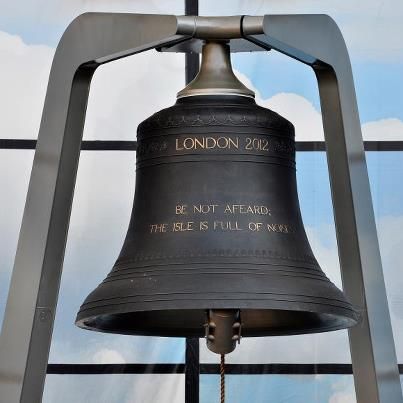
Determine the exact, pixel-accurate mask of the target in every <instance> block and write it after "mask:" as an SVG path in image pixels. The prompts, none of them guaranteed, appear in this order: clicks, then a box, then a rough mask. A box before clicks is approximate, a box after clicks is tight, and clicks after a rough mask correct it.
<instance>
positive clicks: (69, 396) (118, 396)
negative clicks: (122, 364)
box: [43, 374, 185, 403]
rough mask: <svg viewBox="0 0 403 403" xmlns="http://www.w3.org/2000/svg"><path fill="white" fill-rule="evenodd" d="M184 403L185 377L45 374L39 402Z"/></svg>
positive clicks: (172, 375)
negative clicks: (43, 388) (43, 389)
mask: <svg viewBox="0 0 403 403" xmlns="http://www.w3.org/2000/svg"><path fill="white" fill-rule="evenodd" d="M55 402H57V403H72V402H77V403H78V402H86V403H115V402H116V403H117V402H119V403H133V402H136V403H137V402H139V403H151V402H155V403H184V402H185V376H184V375H182V374H169V375H160V374H144V375H120V374H119V375H48V376H47V377H46V382H45V391H44V395H43V403H55Z"/></svg>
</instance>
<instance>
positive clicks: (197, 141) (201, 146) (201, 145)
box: [195, 137, 205, 149]
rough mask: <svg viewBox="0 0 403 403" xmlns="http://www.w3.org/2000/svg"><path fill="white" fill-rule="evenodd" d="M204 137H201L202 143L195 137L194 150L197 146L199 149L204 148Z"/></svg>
mask: <svg viewBox="0 0 403 403" xmlns="http://www.w3.org/2000/svg"><path fill="white" fill-rule="evenodd" d="M204 140H205V139H204V137H202V141H200V140H199V139H198V138H197V137H195V149H197V147H198V146H199V147H200V148H204V147H205V146H204Z"/></svg>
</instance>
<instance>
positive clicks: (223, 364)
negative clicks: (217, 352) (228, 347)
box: [220, 354, 225, 403]
mask: <svg viewBox="0 0 403 403" xmlns="http://www.w3.org/2000/svg"><path fill="white" fill-rule="evenodd" d="M220 378H221V400H220V403H225V354H221V364H220Z"/></svg>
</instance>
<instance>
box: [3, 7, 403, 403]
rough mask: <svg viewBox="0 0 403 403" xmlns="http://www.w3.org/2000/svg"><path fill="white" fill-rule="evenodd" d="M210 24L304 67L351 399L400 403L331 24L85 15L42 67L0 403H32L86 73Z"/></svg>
mask: <svg viewBox="0 0 403 403" xmlns="http://www.w3.org/2000/svg"><path fill="white" fill-rule="evenodd" d="M217 21H218V22H220V27H219V29H216V28H217ZM192 26H193V28H192ZM209 27H210V28H209ZM211 27H212V28H211ZM213 28H214V29H213ZM209 29H211V30H212V31H210V32H215V35H218V36H219V37H223V36H226V35H227V36H229V37H230V38H234V40H233V41H232V43H231V49H232V50H233V51H236V50H241V51H242V50H250V49H251V46H252V48H253V47H255V48H262V47H263V48H266V49H270V48H274V49H277V50H278V51H280V52H282V53H284V54H287V55H289V56H291V57H293V58H295V59H297V60H300V61H301V62H303V63H305V64H308V65H309V66H311V67H312V68H313V69H314V71H315V73H316V76H317V79H318V85H319V92H320V97H321V104H322V114H323V122H324V131H325V140H326V148H327V156H328V165H329V175H330V182H331V188H332V197H333V205H334V214H335V220H336V230H337V237H338V247H339V256H340V262H341V268H342V277H343V283H344V289H345V291H346V293H347V295H348V296H349V298H350V299H351V300H352V302H353V303H354V305H355V306H356V307H358V309H360V311H361V314H362V318H363V320H362V322H361V324H360V325H358V326H356V327H355V328H354V329H352V330H351V331H350V333H349V335H350V344H351V353H352V362H353V370H354V378H355V385H356V393H357V398H358V401H359V402H360V403H402V402H403V398H402V393H401V388H400V380H399V374H398V366H397V362H396V353H395V348H394V343H393V336H392V329H391V322H390V316H389V311H388V304H387V299H386V290H385V285H384V279H383V273H382V266H381V260H380V253H379V246H378V240H377V234H376V227H375V219H374V213H373V208H372V200H371V195H370V188H369V181H368V174H367V168H366V162H365V155H364V147H363V141H362V136H361V128H360V122H359V117H358V110H357V104H356V97H355V90H354V85H353V78H352V72H351V66H350V61H349V57H348V53H347V50H346V47H345V44H344V40H343V38H342V35H341V33H340V31H339V29H338V28H337V25H336V24H335V22H334V21H333V20H332V19H330V18H329V17H327V16H324V15H276V16H272V15H268V16H264V17H230V18H227V19H225V18H224V19H222V17H220V18H219V19H218V20H215V19H214V18H213V17H211V18H205V17H204V18H203V17H189V16H188V17H175V16H166V15H139V14H110V13H106V14H102V13H88V14H83V15H81V16H79V17H78V18H76V19H75V20H74V21H73V22H72V23H71V24H70V26H69V27H68V28H67V30H66V32H65V33H64V35H63V37H62V39H61V41H60V43H59V45H58V47H57V50H56V54H55V57H54V61H53V64H52V69H51V73H50V78H49V84H48V89H47V94H46V99H45V105H44V110H43V115H42V121H41V126H40V131H39V137H38V143H37V149H36V152H35V157H34V163H33V168H32V173H31V179H30V183H29V189H28V195H27V202H26V206H25V210H24V216H23V221H22V226H21V231H20V237H19V241H18V247H17V254H16V258H15V264H14V270H13V274H12V279H11V286H10V291H9V296H8V301H7V306H6V312H5V317H4V321H3V328H2V334H1V338H0V402H1V403H17V402H21V403H34V402H40V401H41V396H42V391H43V385H44V379H45V374H46V366H47V360H48V354H49V347H50V342H51V335H52V328H53V321H54V315H55V309H56V302H57V297H58V289H59V284H60V277H61V272H62V265H63V256H64V248H65V243H66V238H67V230H68V224H69V217H70V210H71V204H72V198H73V191H74V185H75V179H76V172H77V165H78V159H79V154H80V145H81V140H82V132H83V126H84V119H85V111H86V104H87V99H88V92H89V86H90V81H91V78H92V75H93V73H94V71H95V69H96V68H97V67H98V66H99V65H101V64H103V63H107V62H110V61H112V60H115V59H118V58H122V57H126V56H129V55H132V54H136V53H140V52H143V51H145V50H148V49H153V48H158V49H165V50H169V49H170V50H174V51H175V50H178V48H177V46H182V45H184V48H183V49H182V50H184V51H186V52H188V51H190V50H192V49H193V50H194V49H197V48H198V46H199V45H198V44H197V40H196V41H195V40H194V39H191V38H198V37H200V38H202V37H205V36H206V35H208V32H209ZM206 30H207V31H206ZM189 39H191V40H189ZM185 41H187V43H186V42H185ZM178 43H181V44H180V45H177V44H178ZM186 46H188V47H186Z"/></svg>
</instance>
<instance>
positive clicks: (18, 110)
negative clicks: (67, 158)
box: [0, 31, 54, 138]
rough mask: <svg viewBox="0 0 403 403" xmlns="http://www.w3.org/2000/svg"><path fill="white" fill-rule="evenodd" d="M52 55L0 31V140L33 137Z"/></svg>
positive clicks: (41, 106) (40, 110) (47, 50)
mask: <svg viewBox="0 0 403 403" xmlns="http://www.w3.org/2000/svg"><path fill="white" fill-rule="evenodd" d="M53 53H54V50H53V49H52V48H49V47H47V46H42V45H27V44H25V43H24V42H23V41H22V40H21V38H20V37H18V36H15V35H10V34H8V33H6V32H2V31H0V56H1V64H2V66H1V67H2V70H1V71H2V73H1V74H0V88H1V92H0V110H1V111H2V114H1V119H0V138H33V137H36V136H37V133H38V129H39V123H40V119H41V115H42V108H43V102H44V99H45V92H46V85H47V81H48V77H49V71H50V64H51V62H52V57H53Z"/></svg>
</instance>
